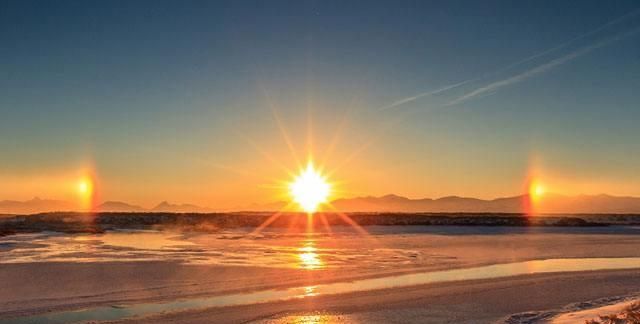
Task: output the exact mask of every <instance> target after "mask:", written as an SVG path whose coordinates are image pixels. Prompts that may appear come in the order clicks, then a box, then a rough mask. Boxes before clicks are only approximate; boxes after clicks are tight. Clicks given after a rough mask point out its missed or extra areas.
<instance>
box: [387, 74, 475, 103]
mask: <svg viewBox="0 0 640 324" xmlns="http://www.w3.org/2000/svg"><path fill="white" fill-rule="evenodd" d="M475 80H476V79H469V80H466V81H462V82H458V83H455V84H450V85H448V86H445V87H442V88H439V89H435V90H431V91H427V92H423V93H421V94H418V95H415V96H413V97H408V98H404V99H401V100H398V101H396V102H394V103H392V104H390V105H388V106H385V107H382V108H380V110H381V111H382V110H387V109H391V108H393V107H397V106H400V105H404V104H406V103H407V102H411V101H415V100H417V99H420V98H422V97H427V96H432V95H435V94H438V93H441V92H445V91H447V90H451V89H453V88H457V87H459V86H462V85H464V84H467V83H469V82H472V81H475Z"/></svg>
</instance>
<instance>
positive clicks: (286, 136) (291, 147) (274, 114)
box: [260, 85, 302, 167]
mask: <svg viewBox="0 0 640 324" xmlns="http://www.w3.org/2000/svg"><path fill="white" fill-rule="evenodd" d="M260 88H261V89H262V92H263V93H264V96H265V99H266V100H267V104H268V105H269V109H270V110H271V115H272V117H273V120H274V121H275V122H276V126H277V127H278V130H279V131H280V136H282V140H283V141H284V142H285V144H286V145H287V148H288V149H289V153H290V154H291V157H292V158H293V160H294V161H295V163H296V165H297V166H298V167H301V166H302V164H301V163H300V159H299V158H298V154H297V153H296V150H295V147H294V145H293V142H292V141H291V138H290V137H289V133H288V132H287V130H286V128H285V127H284V125H283V123H282V120H281V119H280V114H279V113H278V111H277V109H276V107H275V105H274V104H273V100H272V99H271V95H270V94H269V92H268V91H267V89H266V88H265V87H264V86H262V85H260Z"/></svg>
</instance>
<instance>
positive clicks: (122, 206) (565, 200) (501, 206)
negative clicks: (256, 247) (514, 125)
mask: <svg viewBox="0 0 640 324" xmlns="http://www.w3.org/2000/svg"><path fill="white" fill-rule="evenodd" d="M531 201H532V200H531V197H529V195H520V196H513V197H505V198H496V199H490V200H485V199H478V198H468V197H458V196H448V197H442V198H438V199H431V198H421V199H410V198H407V197H402V196H398V195H386V196H381V197H373V196H366V197H355V198H343V199H337V200H334V201H332V202H331V205H332V206H333V207H335V209H336V210H339V211H342V212H446V213H455V212H487V213H489V212H491V213H527V212H535V213H567V214H633V213H640V198H638V197H620V196H611V195H605V194H601V195H578V196H566V195H559V194H552V193H548V194H545V195H544V196H543V197H540V198H539V199H537V200H536V202H535V203H532V202H531ZM285 206H286V203H284V202H275V203H270V204H264V205H259V204H253V205H250V206H247V207H244V208H237V210H239V211H240V210H243V211H275V210H280V209H283V208H284V207H285ZM76 209H77V208H76V207H74V205H73V204H71V203H69V202H65V201H59V200H47V199H40V198H37V197H36V198H34V199H31V200H27V201H15V200H4V201H0V214H33V213H39V212H51V211H73V210H76ZM94 211H97V212H170V213H207V212H213V211H214V210H213V209H211V208H207V207H201V206H196V205H190V204H173V203H170V202H167V201H163V202H161V203H159V204H158V205H156V206H155V207H153V208H144V207H141V206H137V205H133V204H129V203H126V202H120V201H106V202H104V203H102V204H100V205H98V206H96V208H94Z"/></svg>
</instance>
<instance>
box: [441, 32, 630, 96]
mask: <svg viewBox="0 0 640 324" xmlns="http://www.w3.org/2000/svg"><path fill="white" fill-rule="evenodd" d="M639 31H640V28H635V29H632V30H631V31H628V32H626V33H622V34H618V35H616V36H613V37H610V38H607V39H604V40H601V41H599V42H596V43H594V44H591V45H589V46H586V47H583V48H580V49H578V50H576V51H573V52H571V53H569V54H567V55H565V56H562V57H559V58H556V59H554V60H551V61H549V62H547V63H544V64H542V65H538V66H536V67H534V68H532V69H529V70H527V71H524V72H522V73H520V74H517V75H514V76H512V77H509V78H506V79H503V80H499V81H496V82H493V83H490V84H488V85H486V86H483V87H480V88H478V89H475V90H473V91H471V92H468V93H467V94H465V95H462V96H460V97H458V98H456V99H454V100H452V101H450V102H449V103H447V104H446V105H445V106H452V105H456V104H459V103H462V102H465V101H467V100H470V99H472V98H474V97H476V96H479V95H483V94H488V93H490V92H494V91H497V90H498V89H500V88H502V87H506V86H509V85H512V84H514V83H518V82H520V81H523V80H525V79H528V78H530V77H532V76H535V75H537V74H540V73H542V72H545V71H548V70H549V69H552V68H554V67H556V66H558V65H561V64H564V63H567V62H569V61H572V60H574V59H576V58H578V57H580V56H582V55H585V54H587V53H589V52H591V51H593V50H596V49H598V48H600V47H603V46H606V45H609V44H611V43H613V42H616V41H619V40H621V39H624V38H627V37H629V36H632V35H635V34H637V33H638V32H639Z"/></svg>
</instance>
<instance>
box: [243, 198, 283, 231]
mask: <svg viewBox="0 0 640 324" xmlns="http://www.w3.org/2000/svg"><path fill="white" fill-rule="evenodd" d="M292 204H293V203H292V202H290V203H288V204H287V205H286V206H284V207H283V208H281V209H280V210H279V211H277V212H275V213H274V214H273V215H271V216H269V218H267V220H265V221H264V222H262V224H260V226H258V227H256V229H254V230H253V231H252V232H251V233H250V234H249V235H250V236H254V235H258V234H260V232H261V231H262V230H263V229H264V228H265V227H267V226H269V225H271V223H273V222H275V221H276V220H277V219H278V218H280V216H282V215H283V214H284V213H285V211H286V210H288V209H289V208H290V207H291V205H292Z"/></svg>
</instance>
